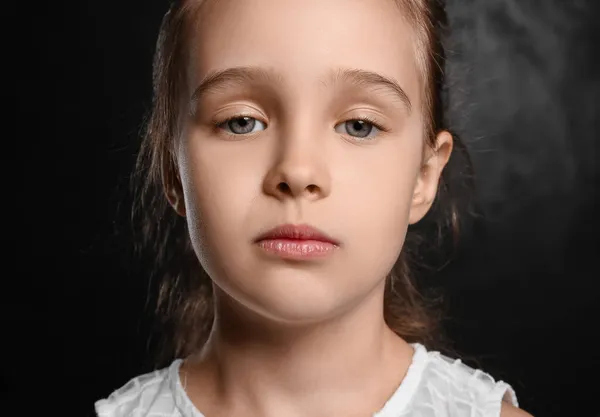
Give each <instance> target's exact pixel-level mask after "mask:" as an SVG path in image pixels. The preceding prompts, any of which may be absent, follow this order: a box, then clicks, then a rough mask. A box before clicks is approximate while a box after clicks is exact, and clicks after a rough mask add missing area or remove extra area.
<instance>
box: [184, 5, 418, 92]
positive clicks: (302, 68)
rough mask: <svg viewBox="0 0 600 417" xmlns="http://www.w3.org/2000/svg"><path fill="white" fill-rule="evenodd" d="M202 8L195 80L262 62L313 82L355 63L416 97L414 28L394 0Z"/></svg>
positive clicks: (196, 28) (288, 78)
mask: <svg viewBox="0 0 600 417" xmlns="http://www.w3.org/2000/svg"><path fill="white" fill-rule="evenodd" d="M199 13H200V14H199V15H198V16H197V17H196V19H194V22H193V24H192V25H191V27H190V28H189V29H190V30H189V33H188V34H189V38H188V41H189V43H188V45H189V52H190V55H189V57H190V60H189V71H188V78H189V81H190V85H191V86H193V85H195V84H197V83H198V81H199V80H200V79H202V78H203V77H204V76H205V75H206V74H209V73H211V72H215V71H221V70H225V69H227V68H233V67H258V68H269V69H273V70H275V71H276V72H277V73H278V74H280V76H281V78H282V80H283V81H284V82H285V83H287V84H290V85H292V84H293V85H295V86H296V87H298V86H304V87H306V88H308V87H309V86H310V85H313V84H316V83H319V82H321V81H322V80H323V79H324V77H325V76H326V75H327V74H329V73H330V72H331V70H332V69H336V68H353V69H358V70H366V71H370V72H373V73H377V74H381V75H383V76H385V77H388V78H391V79H394V80H397V81H398V83H399V84H401V85H402V88H403V89H404V90H405V91H406V92H407V94H408V96H409V97H410V99H411V100H412V101H413V103H414V102H416V101H418V97H419V95H420V94H419V79H420V78H419V76H418V71H417V65H416V53H415V52H416V47H415V45H416V39H415V34H414V31H413V30H412V27H411V25H410V24H409V23H408V22H407V20H406V19H405V18H404V16H403V14H402V12H401V10H400V8H399V7H398V6H397V4H396V2H395V1H394V0H302V1H297V0H276V1H274V0H207V1H206V3H205V4H203V5H202V8H201V10H200V12H199Z"/></svg>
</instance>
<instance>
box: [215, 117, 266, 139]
mask: <svg viewBox="0 0 600 417" xmlns="http://www.w3.org/2000/svg"><path fill="white" fill-rule="evenodd" d="M261 126H262V128H261ZM217 127H219V128H220V129H223V130H225V131H226V132H227V133H230V134H233V135H246V134H248V133H254V132H258V131H259V130H264V129H266V128H267V127H266V126H265V124H264V123H263V122H261V121H260V120H257V119H255V118H254V117H249V116H235V117H232V118H229V119H227V120H225V121H224V122H221V123H219V124H217Z"/></svg>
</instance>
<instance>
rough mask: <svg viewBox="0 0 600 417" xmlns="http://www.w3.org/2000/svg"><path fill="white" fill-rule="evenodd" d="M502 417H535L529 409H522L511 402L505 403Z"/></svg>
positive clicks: (501, 413)
mask: <svg viewBox="0 0 600 417" xmlns="http://www.w3.org/2000/svg"><path fill="white" fill-rule="evenodd" d="M500 417H533V416H532V415H531V414H529V413H528V412H527V411H524V410H521V409H520V408H517V407H514V406H512V405H510V404H507V403H503V404H502V411H501V412H500Z"/></svg>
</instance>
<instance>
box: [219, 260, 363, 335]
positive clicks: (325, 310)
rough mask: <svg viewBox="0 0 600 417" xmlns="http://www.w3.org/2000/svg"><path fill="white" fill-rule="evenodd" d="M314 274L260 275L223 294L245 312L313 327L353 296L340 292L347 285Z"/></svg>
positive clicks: (291, 323)
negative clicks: (234, 301) (234, 300)
mask: <svg viewBox="0 0 600 417" xmlns="http://www.w3.org/2000/svg"><path fill="white" fill-rule="evenodd" d="M315 275H320V274H315V271H299V270H288V271H279V272H277V273H276V274H272V275H271V274H262V275H260V276H261V279H260V281H261V282H260V283H253V284H254V285H252V283H249V284H248V286H243V285H242V286H237V285H232V286H229V290H230V291H227V292H228V294H229V295H230V296H231V297H232V298H234V299H236V300H238V303H240V304H242V305H243V306H244V308H245V309H249V310H251V311H253V312H255V313H256V314H257V315H259V316H261V317H264V318H266V319H268V320H270V321H273V322H277V323H285V324H289V325H307V324H314V323H319V322H323V321H325V320H328V319H331V318H332V317H335V316H336V315H337V314H339V312H340V311H343V310H344V309H345V307H347V305H348V304H350V303H351V300H353V299H354V298H355V297H356V293H353V294H346V293H345V292H344V291H345V290H346V291H347V290H348V288H351V287H350V286H348V285H347V283H344V282H336V281H335V280H334V279H331V276H329V277H323V276H315ZM327 278H328V279H327ZM244 287H245V288H244ZM355 288H356V287H355Z"/></svg>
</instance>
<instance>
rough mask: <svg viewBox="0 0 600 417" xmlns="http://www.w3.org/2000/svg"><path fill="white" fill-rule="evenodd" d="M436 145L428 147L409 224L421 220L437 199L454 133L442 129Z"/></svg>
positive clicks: (415, 191)
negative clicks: (432, 147)
mask: <svg viewBox="0 0 600 417" xmlns="http://www.w3.org/2000/svg"><path fill="white" fill-rule="evenodd" d="M436 139H437V140H436V146H435V148H434V149H428V150H427V154H426V157H425V161H424V163H423V165H422V166H421V170H420V172H419V176H418V178H417V183H416V185H415V190H414V193H413V199H412V205H411V209H410V216H409V224H414V223H417V222H418V221H420V220H421V219H422V218H423V217H424V216H425V214H427V212H428V211H429V209H430V208H431V205H432V204H433V201H434V200H435V197H436V194H437V190H438V184H439V182H440V176H441V175H442V171H443V169H444V167H445V166H446V164H447V163H448V160H449V159H450V154H451V153H452V145H453V140H452V135H451V134H450V132H448V131H442V132H440V133H439V134H438V135H437V138H436Z"/></svg>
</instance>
